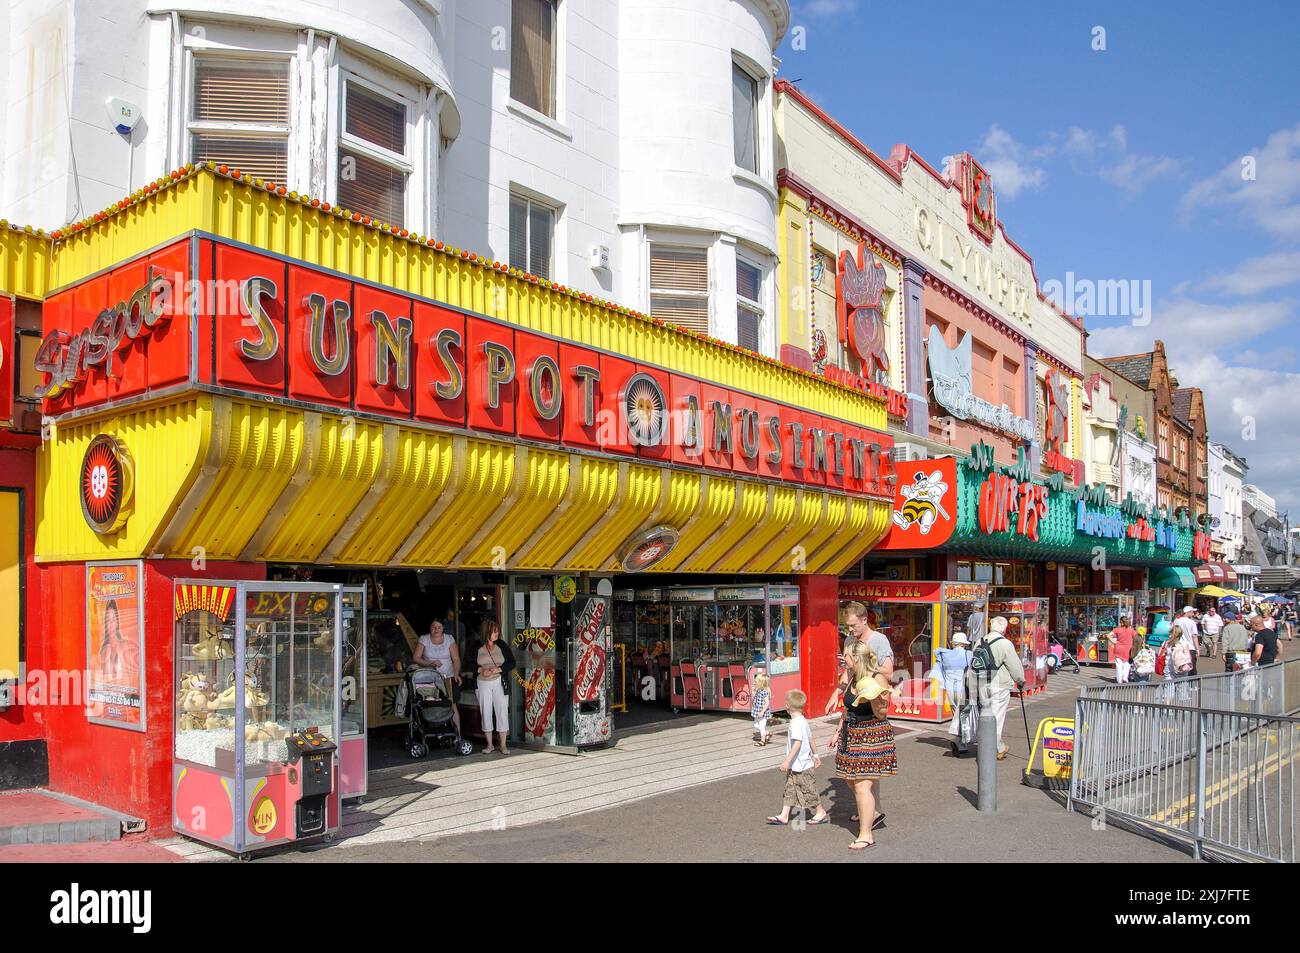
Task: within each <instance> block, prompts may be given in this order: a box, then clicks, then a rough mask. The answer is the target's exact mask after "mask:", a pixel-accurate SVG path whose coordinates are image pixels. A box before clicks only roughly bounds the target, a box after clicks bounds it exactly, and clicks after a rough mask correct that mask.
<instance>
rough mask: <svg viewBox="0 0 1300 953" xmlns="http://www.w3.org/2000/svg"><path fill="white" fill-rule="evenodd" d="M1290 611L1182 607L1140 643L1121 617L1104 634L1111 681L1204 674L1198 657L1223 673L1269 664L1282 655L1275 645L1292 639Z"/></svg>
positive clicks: (1256, 607) (1292, 611)
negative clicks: (1218, 662)
mask: <svg viewBox="0 0 1300 953" xmlns="http://www.w3.org/2000/svg"><path fill="white" fill-rule="evenodd" d="M1295 621H1296V617H1295V609H1294V606H1291V605H1288V606H1284V607H1282V608H1281V609H1280V610H1279V609H1275V608H1274V606H1273V605H1271V604H1269V603H1261V604H1258V605H1251V604H1249V603H1247V604H1244V605H1242V606H1241V608H1240V609H1237V608H1236V607H1234V606H1231V605H1230V606H1229V607H1225V608H1224V610H1223V611H1222V612H1220V611H1219V609H1218V607H1217V606H1213V605H1212V606H1210V607H1209V608H1208V609H1206V610H1205V611H1203V612H1202V611H1199V610H1197V609H1196V607H1195V606H1184V607H1183V610H1182V612H1181V613H1180V614H1179V615H1178V616H1177V617H1176V618H1174V619H1173V620H1172V621H1170V620H1169V619H1166V618H1161V619H1159V620H1158V621H1157V622H1156V623H1155V625H1153V626H1152V627H1151V631H1150V632H1148V633H1147V636H1146V639H1145V640H1141V639H1139V637H1138V633H1137V631H1136V630H1135V629H1134V628H1133V627H1132V625H1131V620H1130V619H1129V618H1128V617H1127V616H1125V617H1122V618H1121V619H1120V620H1119V625H1117V626H1116V627H1115V629H1114V630H1113V631H1111V632H1110V633H1109V634H1108V635H1107V636H1106V641H1107V642H1108V643H1109V645H1110V656H1111V659H1112V660H1113V662H1114V665H1115V681H1116V682H1118V683H1119V684H1124V683H1127V682H1130V681H1133V682H1146V681H1150V680H1151V679H1152V678H1153V677H1163V678H1190V677H1192V676H1194V675H1200V674H1204V673H1202V672H1201V670H1200V660H1201V659H1203V658H1217V657H1219V656H1222V658H1223V670H1224V671H1225V672H1239V671H1242V670H1243V669H1247V668H1252V667H1256V666H1260V665H1270V664H1272V663H1273V662H1276V661H1277V660H1278V659H1280V658H1281V657H1282V646H1281V644H1280V642H1281V641H1292V640H1294V638H1295V634H1294V633H1295Z"/></svg>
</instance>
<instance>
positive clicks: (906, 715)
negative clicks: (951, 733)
mask: <svg viewBox="0 0 1300 953" xmlns="http://www.w3.org/2000/svg"><path fill="white" fill-rule="evenodd" d="M988 591H989V587H988V585H987V584H986V583H982V582H940V581H924V580H894V579H889V580H860V581H859V580H842V581H841V582H840V611H841V613H843V611H844V610H845V609H846V608H847V607H848V606H850V605H852V604H853V603H860V604H861V605H863V606H864V607H865V609H866V612H867V622H868V623H869V624H870V626H871V627H872V628H873V629H875V630H877V631H879V632H883V633H884V635H885V637H886V638H888V639H889V644H890V647H891V648H892V649H893V651H894V671H895V673H903V677H902V680H901V681H900V682H899V688H901V689H902V696H901V697H898V698H891V699H890V701H889V717H890V718H899V719H903V720H908V721H927V722H941V721H947V720H948V719H950V718H952V713H953V701H954V700H953V699H951V698H949V697H948V693H947V692H946V691H945V690H944V688H943V682H942V680H941V679H940V678H939V677H938V673H937V670H936V668H935V665H936V657H937V656H936V654H935V652H936V650H937V649H941V648H949V647H950V646H951V640H952V635H953V633H954V632H964V633H966V634H967V636H969V637H970V641H971V644H972V645H973V644H974V643H975V642H976V641H977V640H978V639H979V638H980V637H981V636H982V635H983V634H984V630H985V627H986V625H987V618H988ZM846 636H847V632H841V644H842V643H843V639H844V638H845V637H846ZM896 677H897V674H896Z"/></svg>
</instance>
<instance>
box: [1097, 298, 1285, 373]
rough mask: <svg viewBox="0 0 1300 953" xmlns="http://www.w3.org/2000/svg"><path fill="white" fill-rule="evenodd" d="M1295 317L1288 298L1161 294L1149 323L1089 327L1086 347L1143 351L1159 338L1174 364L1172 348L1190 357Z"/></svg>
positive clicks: (1103, 350) (1272, 328)
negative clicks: (1235, 300) (1234, 299)
mask: <svg viewBox="0 0 1300 953" xmlns="http://www.w3.org/2000/svg"><path fill="white" fill-rule="evenodd" d="M1295 317H1296V315H1295V302H1294V301H1290V300H1283V301H1266V302H1252V303H1245V302H1243V303H1240V304H1232V305H1218V304H1207V303H1206V302H1203V301H1195V300H1192V299H1188V298H1174V299H1172V300H1167V299H1162V300H1160V301H1158V302H1156V303H1155V305H1154V307H1153V310H1152V316H1151V323H1150V324H1145V325H1134V324H1121V325H1116V326H1114V327H1108V328H1095V329H1090V330H1089V332H1088V352H1089V353H1090V354H1104V355H1112V354H1141V353H1143V352H1145V351H1149V350H1151V342H1152V341H1154V340H1155V339H1156V338H1160V339H1161V340H1163V341H1164V342H1165V347H1166V349H1167V351H1168V353H1169V354H1170V362H1171V363H1172V362H1173V360H1174V357H1173V355H1174V354H1175V353H1178V354H1181V355H1185V356H1188V357H1190V356H1193V355H1197V354H1206V353H1217V352H1221V351H1225V350H1227V349H1228V348H1229V347H1233V346H1240V345H1242V344H1244V343H1245V342H1246V341H1249V340H1250V339H1252V338H1254V337H1256V336H1258V335H1261V334H1269V333H1271V332H1275V331H1277V330H1279V329H1281V328H1284V327H1286V326H1287V324H1288V323H1289V322H1291V321H1292V320H1295Z"/></svg>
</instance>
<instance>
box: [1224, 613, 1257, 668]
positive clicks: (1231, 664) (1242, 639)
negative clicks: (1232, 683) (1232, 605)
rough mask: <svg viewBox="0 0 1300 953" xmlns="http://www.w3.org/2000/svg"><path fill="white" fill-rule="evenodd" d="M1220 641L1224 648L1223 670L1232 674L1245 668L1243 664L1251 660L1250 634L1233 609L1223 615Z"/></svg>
mask: <svg viewBox="0 0 1300 953" xmlns="http://www.w3.org/2000/svg"><path fill="white" fill-rule="evenodd" d="M1219 641H1220V644H1221V645H1222V646H1223V670H1224V671H1225V672H1231V671H1234V670H1236V669H1237V668H1239V667H1244V666H1243V665H1242V663H1243V662H1246V661H1248V660H1249V658H1250V654H1249V653H1250V632H1249V631H1247V629H1246V627H1245V626H1244V625H1242V624H1241V620H1240V619H1239V618H1238V617H1237V613H1235V612H1234V611H1232V610H1231V609H1228V610H1226V611H1225V612H1224V613H1223V631H1221V632H1220V633H1219Z"/></svg>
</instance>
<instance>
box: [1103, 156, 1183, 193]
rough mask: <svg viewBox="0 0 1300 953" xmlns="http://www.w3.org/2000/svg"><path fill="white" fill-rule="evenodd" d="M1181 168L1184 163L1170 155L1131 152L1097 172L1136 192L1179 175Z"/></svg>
mask: <svg viewBox="0 0 1300 953" xmlns="http://www.w3.org/2000/svg"><path fill="white" fill-rule="evenodd" d="M1181 169H1182V164H1181V163H1180V162H1179V161H1178V160H1177V159H1171V158H1169V157H1168V156H1142V155H1135V154H1133V153H1130V154H1128V155H1126V156H1124V158H1122V159H1120V160H1119V161H1118V162H1116V163H1113V164H1111V165H1107V166H1102V168H1101V169H1100V170H1099V171H1098V173H1097V174H1098V175H1100V176H1101V177H1102V178H1103V179H1105V180H1106V181H1107V182H1109V183H1110V184H1111V185H1116V186H1119V187H1120V188H1121V189H1123V190H1124V191H1125V192H1130V193H1134V194H1136V193H1138V192H1141V191H1142V190H1143V189H1144V188H1146V187H1147V186H1148V185H1149V184H1150V183H1152V182H1154V181H1156V180H1157V179H1162V178H1172V177H1174V176H1176V175H1178V173H1179V172H1180V171H1181Z"/></svg>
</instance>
